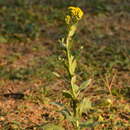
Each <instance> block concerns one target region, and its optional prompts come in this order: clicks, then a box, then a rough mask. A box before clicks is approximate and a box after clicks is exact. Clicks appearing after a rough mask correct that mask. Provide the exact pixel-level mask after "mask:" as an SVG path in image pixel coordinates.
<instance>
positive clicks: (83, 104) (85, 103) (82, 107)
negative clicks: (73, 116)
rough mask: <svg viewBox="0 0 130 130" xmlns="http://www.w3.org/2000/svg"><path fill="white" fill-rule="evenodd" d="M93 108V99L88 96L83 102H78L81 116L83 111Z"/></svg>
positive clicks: (78, 110)
mask: <svg viewBox="0 0 130 130" xmlns="http://www.w3.org/2000/svg"><path fill="white" fill-rule="evenodd" d="M91 108H92V105H91V101H90V100H89V99H88V98H84V99H83V100H82V101H81V103H79V104H78V107H77V112H78V113H79V116H81V115H82V113H83V112H86V111H87V110H89V109H91Z"/></svg>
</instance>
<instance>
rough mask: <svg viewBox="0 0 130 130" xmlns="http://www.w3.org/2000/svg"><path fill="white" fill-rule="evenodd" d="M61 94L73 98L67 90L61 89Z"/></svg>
mask: <svg viewBox="0 0 130 130" xmlns="http://www.w3.org/2000/svg"><path fill="white" fill-rule="evenodd" d="M63 96H65V97H66V98H71V99H73V95H72V94H71V93H70V92H69V91H65V90H64V91H63Z"/></svg>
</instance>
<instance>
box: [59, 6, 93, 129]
mask: <svg viewBox="0 0 130 130" xmlns="http://www.w3.org/2000/svg"><path fill="white" fill-rule="evenodd" d="M82 16H83V11H82V10H81V9H80V8H78V7H69V8H68V12H67V15H66V17H65V22H66V25H67V35H66V36H64V37H63V38H62V40H61V41H60V43H61V45H62V46H63V48H64V52H65V55H66V59H65V66H66V68H67V71H68V74H69V82H70V87H69V88H68V90H64V91H63V95H64V96H65V97H66V98H68V99H70V100H69V101H70V107H71V109H67V107H64V108H63V109H62V111H61V113H62V114H63V115H64V117H65V118H66V119H68V120H69V121H70V122H72V124H73V126H74V127H75V128H76V129H78V130H79V129H81V128H83V126H85V122H81V117H82V113H83V112H87V110H88V109H90V108H91V101H90V100H89V99H88V98H86V97H84V95H83V93H82V92H83V91H84V90H85V88H86V87H87V86H88V85H89V84H90V82H91V79H89V80H87V81H84V82H83V83H81V85H80V86H78V85H77V84H76V81H77V75H76V67H77V62H76V58H75V57H74V56H73V55H72V51H71V49H72V44H73V42H72V39H73V36H74V34H75V32H76V29H77V25H78V22H79V20H81V19H82Z"/></svg>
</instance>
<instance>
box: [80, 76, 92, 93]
mask: <svg viewBox="0 0 130 130" xmlns="http://www.w3.org/2000/svg"><path fill="white" fill-rule="evenodd" d="M91 81H92V79H89V80H87V81H84V82H83V83H82V84H81V85H80V88H79V91H83V90H84V89H85V88H86V87H87V86H88V85H89V84H90V83H91Z"/></svg>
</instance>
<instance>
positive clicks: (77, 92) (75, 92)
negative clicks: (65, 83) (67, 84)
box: [72, 84, 79, 97]
mask: <svg viewBox="0 0 130 130" xmlns="http://www.w3.org/2000/svg"><path fill="white" fill-rule="evenodd" d="M72 89H73V92H74V95H75V97H77V96H78V94H79V86H78V85H76V84H74V85H73V86H72Z"/></svg>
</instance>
